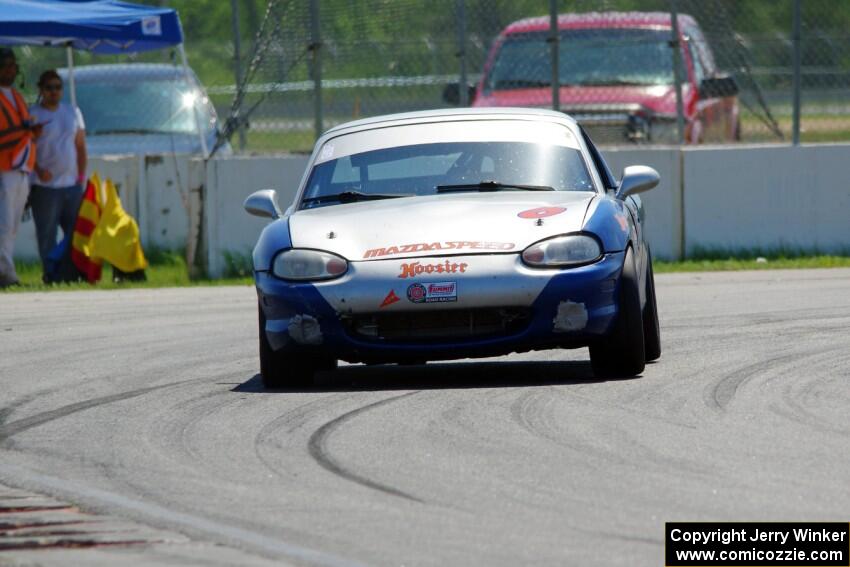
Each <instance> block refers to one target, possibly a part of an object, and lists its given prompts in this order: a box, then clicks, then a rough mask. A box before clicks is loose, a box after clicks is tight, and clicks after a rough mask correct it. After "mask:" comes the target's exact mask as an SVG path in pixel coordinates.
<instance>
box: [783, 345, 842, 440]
mask: <svg viewBox="0 0 850 567" xmlns="http://www.w3.org/2000/svg"><path fill="white" fill-rule="evenodd" d="M842 350H844V349H842ZM848 359H850V354H848V353H847V352H844V353H842V355H839V356H838V357H835V358H830V359H829V360H824V361H822V364H821V365H816V366H815V367H814V368H812V367H811V366H809V367H808V368H807V369H806V370H807V372H808V373H809V375H810V376H809V377H807V381H804V382H803V383H802V384H798V383H792V384H789V385H788V386H787V387H786V388H785V389H784V391H783V395H782V397H783V400H784V402H785V404H786V406H787V407H784V408H779V407H777V406H775V405H773V406H771V408H770V409H771V410H772V411H773V412H774V413H776V414H777V415H781V416H782V417H785V418H787V419H790V420H792V421H796V422H798V423H801V424H803V425H807V426H809V427H812V428H814V429H817V430H819V431H822V432H825V433H832V434H837V435H841V436H845V437H846V436H850V427H848V426H847V421H846V419H845V420H842V422H841V423H840V424H839V423H836V422H834V421H831V420H829V419H826V418H825V417H824V416H823V412H818V411H816V410H814V409H812V408H811V407H809V405H810V404H806V401H807V400H810V399H812V398H819V396H818V395H817V394H816V392H815V391H816V389H817V387H818V386H820V385H821V384H823V383H824V382H828V381H830V380H834V381H838V380H841V379H843V378H844V377H846V375H844V377H843V376H842V375H840V374H839V375H835V374H818V375H812V374H813V370H816V369H818V368H819V367H820V366H824V365H825V366H828V367H829V368H828V369H829V370H831V371H832V370H834V369H835V368H840V367H842V363H843V362H845V361H846V360H848ZM795 389H796V391H795ZM844 395H845V396H846V393H844ZM843 417H844V416H842V418H843Z"/></svg>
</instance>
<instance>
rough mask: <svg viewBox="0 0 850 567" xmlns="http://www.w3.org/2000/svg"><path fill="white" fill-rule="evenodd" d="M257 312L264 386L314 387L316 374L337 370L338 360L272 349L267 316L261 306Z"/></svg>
mask: <svg viewBox="0 0 850 567" xmlns="http://www.w3.org/2000/svg"><path fill="white" fill-rule="evenodd" d="M257 311H258V312H259V317H258V319H259V322H260V326H259V335H260V377H261V378H262V380H263V386H265V387H266V388H271V389H275V388H295V387H307V386H312V385H313V377H314V375H315V373H316V372H318V371H321V370H334V369H336V366H337V361H336V359H331V358H324V357H314V356H309V355H300V354H298V355H296V354H294V353H292V352H291V351H287V350H285V349H281V350H279V351H275V350H274V349H272V347H271V345H270V344H269V340H268V338H267V337H266V315H265V313H263V309H262V307H260V306H259V305H258V306H257Z"/></svg>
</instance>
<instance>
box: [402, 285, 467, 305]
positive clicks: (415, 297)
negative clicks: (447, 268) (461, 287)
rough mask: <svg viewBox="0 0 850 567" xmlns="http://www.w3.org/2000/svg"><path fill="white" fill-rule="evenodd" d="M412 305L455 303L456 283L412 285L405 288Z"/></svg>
mask: <svg viewBox="0 0 850 567" xmlns="http://www.w3.org/2000/svg"><path fill="white" fill-rule="evenodd" d="M407 299H409V300H410V301H411V302H412V303H449V302H452V301H457V282H435V283H430V284H421V283H413V284H410V285H409V286H407Z"/></svg>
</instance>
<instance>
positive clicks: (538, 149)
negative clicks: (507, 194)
mask: <svg viewBox="0 0 850 567" xmlns="http://www.w3.org/2000/svg"><path fill="white" fill-rule="evenodd" d="M549 188H551V189H553V190H556V191H593V190H594V189H593V183H592V181H591V179H590V176H589V175H588V172H587V168H586V167H585V164H584V161H583V160H582V157H581V154H580V153H579V150H577V149H574V148H570V147H565V146H555V145H548V144H535V143H528V142H445V143H431V144H416V145H410V146H401V147H393V148H382V149H377V150H372V151H368V152H363V153H357V154H353V155H348V156H344V157H341V158H338V159H333V160H330V161H326V162H324V163H321V164H319V165H317V166H316V167H314V168H313V171H312V173H311V174H310V179H309V181H308V183H307V189H306V191H305V193H304V197H303V198H302V201H301V208H313V207H318V206H325V205H335V204H339V203H341V202H342V203H346V202H351V201H354V200H360V199H358V198H357V196H358V195H360V197H361V199H362V198H363V197H364V196H370V195H373V196H374V197H375V198H393V197H400V196H421V195H434V194H436V193H438V192H456V191H470V192H475V191H528V190H541V189H544V190H548V189H549ZM334 196H335V197H336V198H334Z"/></svg>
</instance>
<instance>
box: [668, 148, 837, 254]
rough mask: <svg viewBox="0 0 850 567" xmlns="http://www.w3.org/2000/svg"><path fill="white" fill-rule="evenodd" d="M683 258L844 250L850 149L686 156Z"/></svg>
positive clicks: (752, 150) (701, 152) (716, 151)
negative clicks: (723, 252)
mask: <svg viewBox="0 0 850 567" xmlns="http://www.w3.org/2000/svg"><path fill="white" fill-rule="evenodd" d="M682 156H683V162H684V172H683V175H684V179H685V183H684V201H685V206H684V226H685V243H686V247H687V249H686V253H692V252H693V251H694V249H695V248H699V247H701V248H722V249H733V250H734V249H753V248H763V249H771V248H779V247H790V248H795V249H804V250H811V251H815V250H816V251H823V252H841V251H847V250H848V249H850V182H848V168H850V145H848V144H842V145H829V146H827V145H817V146H798V147H792V146H780V147H770V146H766V147H749V148H744V149H736V148H713V149H697V150H691V149H686V150H684V151H683V152H682Z"/></svg>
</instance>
